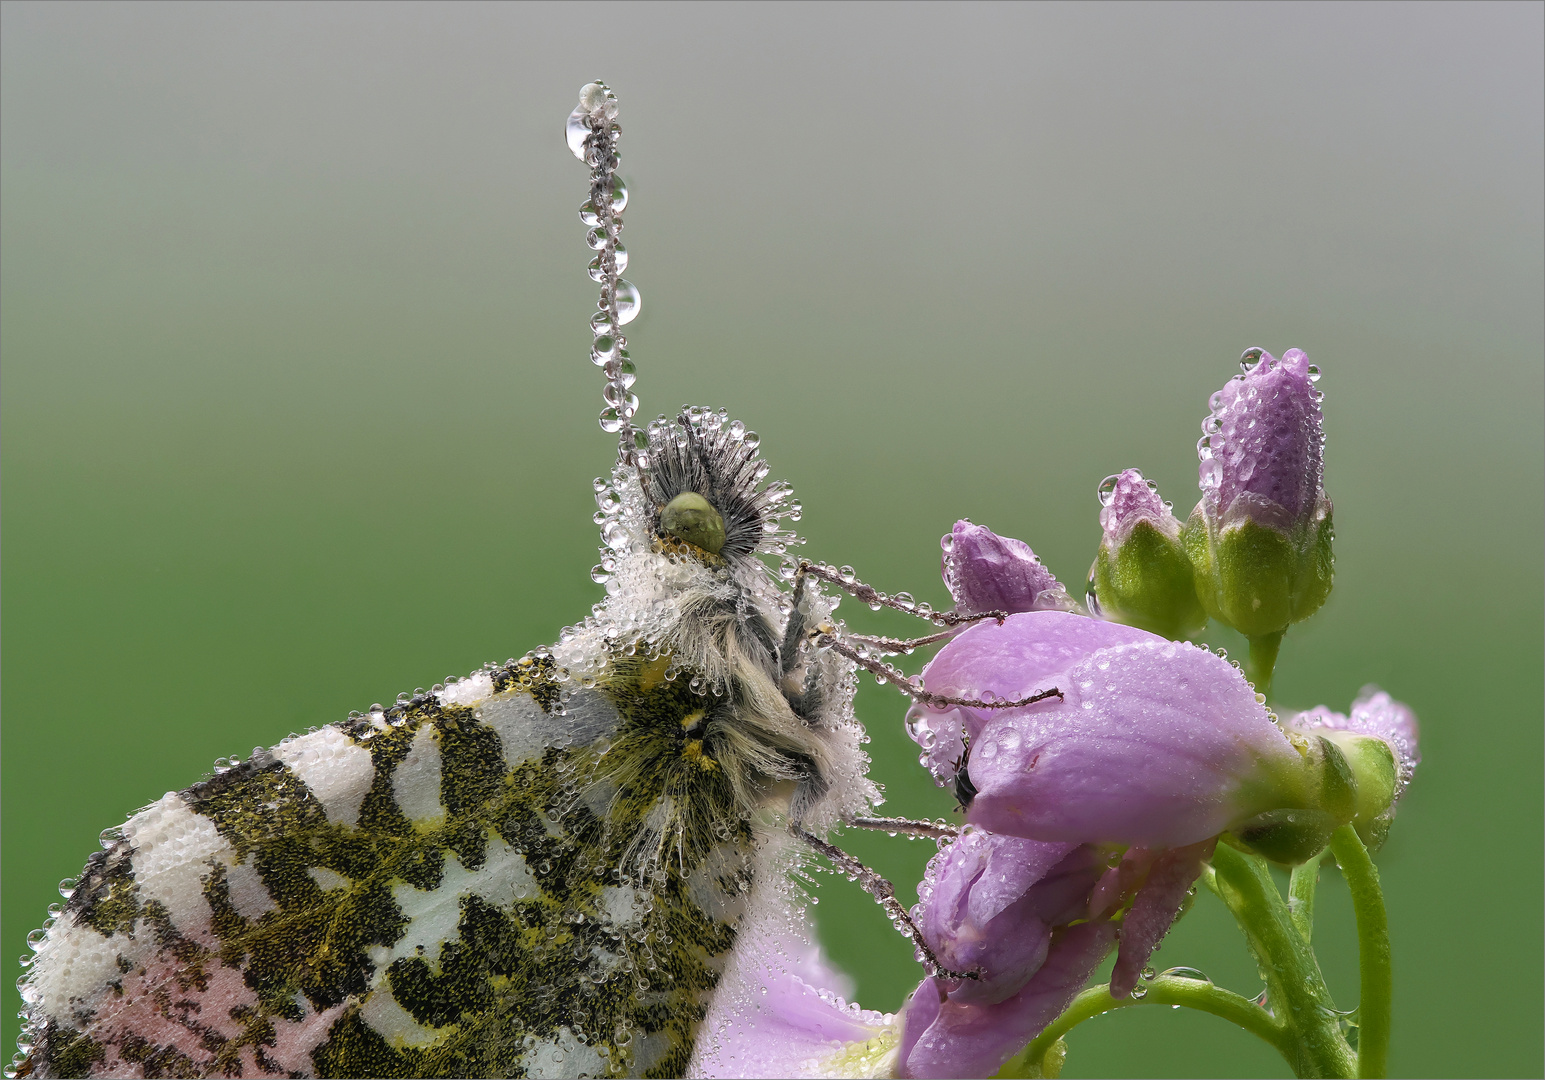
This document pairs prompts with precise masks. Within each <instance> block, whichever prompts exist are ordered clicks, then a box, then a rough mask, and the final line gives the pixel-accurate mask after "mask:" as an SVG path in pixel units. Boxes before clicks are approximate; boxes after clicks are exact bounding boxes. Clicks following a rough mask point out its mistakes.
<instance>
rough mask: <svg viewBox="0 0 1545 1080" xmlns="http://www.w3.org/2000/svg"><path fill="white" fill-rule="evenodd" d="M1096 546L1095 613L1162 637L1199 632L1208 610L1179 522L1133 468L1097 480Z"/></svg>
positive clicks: (1092, 588)
mask: <svg viewBox="0 0 1545 1080" xmlns="http://www.w3.org/2000/svg"><path fill="white" fill-rule="evenodd" d="M1100 505H1101V509H1100V528H1101V530H1102V535H1101V537H1100V551H1099V554H1098V555H1096V556H1095V560H1094V566H1093V568H1091V569H1090V571H1089V606H1090V609H1091V610H1092V611H1094V613H1095V614H1097V615H1100V616H1102V617H1103V618H1107V619H1113V620H1115V621H1116V622H1121V623H1126V624H1127V625H1128V626H1137V627H1141V628H1142V629H1144V630H1149V631H1151V632H1153V633H1155V634H1159V635H1161V636H1163V637H1167V638H1173V639H1177V640H1178V639H1180V638H1186V637H1191V636H1193V635H1195V634H1197V633H1199V632H1200V631H1201V629H1202V627H1204V626H1206V625H1207V613H1206V612H1205V611H1203V610H1202V604H1201V601H1200V600H1199V599H1198V598H1197V595H1196V581H1195V578H1194V576H1193V574H1192V571H1191V560H1190V558H1189V557H1188V556H1187V555H1186V549H1185V545H1184V544H1182V543H1181V541H1180V521H1179V520H1178V519H1177V518H1176V517H1175V515H1174V514H1173V513H1171V511H1170V504H1169V503H1167V502H1165V501H1164V500H1162V499H1160V498H1159V493H1158V490H1157V486H1156V485H1155V484H1154V483H1153V482H1152V481H1151V480H1145V479H1144V478H1143V474H1142V473H1140V472H1138V471H1137V470H1136V469H1127V470H1126V471H1125V472H1122V473H1118V474H1117V475H1115V476H1108V477H1106V478H1105V480H1104V481H1102V482H1101V484H1100Z"/></svg>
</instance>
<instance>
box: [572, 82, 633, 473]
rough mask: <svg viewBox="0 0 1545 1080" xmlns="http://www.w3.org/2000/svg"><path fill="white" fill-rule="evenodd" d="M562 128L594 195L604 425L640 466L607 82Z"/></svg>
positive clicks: (586, 94) (597, 356)
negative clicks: (587, 169) (587, 173)
mask: <svg viewBox="0 0 1545 1080" xmlns="http://www.w3.org/2000/svg"><path fill="white" fill-rule="evenodd" d="M565 133H566V135H567V137H568V141H569V149H570V150H572V151H573V152H574V156H575V157H577V158H579V160H581V161H583V162H584V163H585V164H586V165H588V166H590V198H589V200H587V201H586V203H585V205H584V206H581V207H580V208H579V217H580V220H581V221H583V222H584V223H585V224H586V225H587V226H589V228H590V231H589V232H588V233H587V234H586V235H585V242H586V243H587V244H589V245H590V248H591V250H593V251H594V252H595V253H596V256H595V258H594V259H592V260H590V277H591V278H592V279H593V280H595V281H598V282H600V284H601V296H600V299H599V300H597V301H596V312H595V314H594V315H592V316H590V330H591V332H592V334H594V340H593V341H592V342H591V345H590V360H591V362H592V363H594V364H595V365H596V366H597V367H599V368H600V369H601V370H602V371H603V372H605V374H606V387H605V389H604V390H602V392H601V396H602V397H603V398H604V399H605V400H606V408H605V409H603V410H601V430H602V431H605V432H608V433H614V434H616V435H617V440H618V441H617V459H618V461H619V462H620V463H622V464H624V465H632V466H635V467H639V466H641V465H642V464H643V463H642V462H640V461H639V446H638V443H639V435H640V434H641V433H640V432H639V430H638V429H637V428H635V427H634V426H633V417H634V415H635V414H636V413H637V412H638V396H637V395H636V394H634V393H633V391H632V386H633V380H634V378H635V375H636V369H635V368H634V367H633V361H632V360H630V359H629V358H628V350H627V348H626V346H627V343H628V339H627V338H625V337H623V336H622V328H623V327H624V326H626V325H627V324H628V323H630V322H632V321H633V320H634V319H635V318H637V317H638V312H639V306H640V300H639V295H638V290H637V289H636V288H634V287H633V283H632V282H630V281H628V280H627V279H625V278H623V277H621V276H620V275H621V273H622V272H623V271H624V270H626V269H627V268H628V249H627V248H625V247H623V246H622V212H623V210H625V209H626V208H627V205H628V189H627V186H626V185H625V184H623V182H622V178H621V177H620V176H618V175H617V137H618V136H619V135H621V134H622V128H621V127H620V126H619V125H618V123H617V95H616V94H614V93H612V92H611V89H610V88H609V87H607V85H606V84H605V83H602V82H593V83H586V84H585V85H584V86H583V87H582V88H581V89H580V91H579V105H578V106H577V107H576V108H575V109H574V111H573V112H572V113H570V114H569V122H568V125H567V127H566V129H565Z"/></svg>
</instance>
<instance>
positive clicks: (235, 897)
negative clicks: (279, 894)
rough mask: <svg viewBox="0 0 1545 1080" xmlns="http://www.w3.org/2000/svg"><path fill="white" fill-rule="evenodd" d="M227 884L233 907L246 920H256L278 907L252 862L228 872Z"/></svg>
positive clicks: (242, 864) (234, 867) (232, 868)
mask: <svg viewBox="0 0 1545 1080" xmlns="http://www.w3.org/2000/svg"><path fill="white" fill-rule="evenodd" d="M225 884H226V887H227V889H229V890H230V898H231V906H232V907H233V908H235V909H236V914H238V915H240V916H241V917H242V918H244V919H256V918H258V917H260V916H261V915H263V914H264V913H266V912H269V911H272V910H274V908H275V907H277V906H278V905H277V904H275V903H274V898H273V897H272V896H270V895H269V892H268V887H267V886H266V885H264V884H263V878H262V877H261V876H260V875H259V874H258V872H257V870H256V868H254V867H253V865H252V863H251V862H250V861H248V862H244V863H241V864H240V865H237V866H233V867H231V868H230V869H229V870H227V871H226V872H225Z"/></svg>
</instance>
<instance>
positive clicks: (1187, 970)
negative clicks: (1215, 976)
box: [1159, 967, 1212, 983]
mask: <svg viewBox="0 0 1545 1080" xmlns="http://www.w3.org/2000/svg"><path fill="white" fill-rule="evenodd" d="M1159 974H1160V975H1165V976H1168V977H1169V978H1171V979H1190V980H1192V981H1193V982H1206V983H1210V982H1212V980H1211V979H1209V978H1208V977H1207V976H1206V975H1205V974H1203V973H1202V972H1200V971H1198V970H1197V969H1196V968H1194V967H1172V968H1165V969H1164V970H1163V971H1161V972H1159Z"/></svg>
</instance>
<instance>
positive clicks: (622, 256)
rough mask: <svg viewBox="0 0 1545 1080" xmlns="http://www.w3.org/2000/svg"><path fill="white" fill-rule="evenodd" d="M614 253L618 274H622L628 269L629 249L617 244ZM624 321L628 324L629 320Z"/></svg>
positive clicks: (613, 249)
mask: <svg viewBox="0 0 1545 1080" xmlns="http://www.w3.org/2000/svg"><path fill="white" fill-rule="evenodd" d="M612 253H613V254H614V255H616V257H617V273H619V274H620V273H622V272H623V271H624V270H626V269H627V268H628V249H627V248H625V247H623V246H622V245H621V244H617V245H615V246H614V247H613V248H612ZM622 321H623V322H627V321H628V320H627V319H623V320H622Z"/></svg>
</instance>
